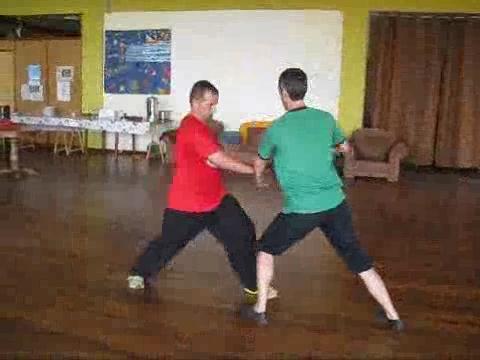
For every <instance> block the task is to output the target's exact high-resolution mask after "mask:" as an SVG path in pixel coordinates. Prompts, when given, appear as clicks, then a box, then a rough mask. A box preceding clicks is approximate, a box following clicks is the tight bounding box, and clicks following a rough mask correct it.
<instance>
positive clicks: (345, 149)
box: [337, 141, 352, 153]
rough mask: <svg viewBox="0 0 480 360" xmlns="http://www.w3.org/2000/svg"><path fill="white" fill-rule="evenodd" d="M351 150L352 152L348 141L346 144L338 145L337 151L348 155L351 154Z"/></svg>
mask: <svg viewBox="0 0 480 360" xmlns="http://www.w3.org/2000/svg"><path fill="white" fill-rule="evenodd" d="M351 150H352V147H351V146H350V144H349V143H348V142H347V141H345V142H344V143H342V144H338V145H337V151H338V152H339V153H348V152H350V151H351Z"/></svg>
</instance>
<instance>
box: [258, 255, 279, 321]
mask: <svg viewBox="0 0 480 360" xmlns="http://www.w3.org/2000/svg"><path fill="white" fill-rule="evenodd" d="M273 263H274V261H273V255H270V254H268V253H265V252H263V251H260V252H259V253H258V255H257V287H258V298H257V303H256V304H255V306H254V310H255V312H257V313H263V312H265V310H266V308H267V301H268V293H269V288H270V283H271V282H272V279H273V267H274V264H273Z"/></svg>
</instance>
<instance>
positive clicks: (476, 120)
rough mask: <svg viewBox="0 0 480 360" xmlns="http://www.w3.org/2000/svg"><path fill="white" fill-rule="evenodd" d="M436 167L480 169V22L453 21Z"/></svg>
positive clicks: (438, 131) (444, 83)
mask: <svg viewBox="0 0 480 360" xmlns="http://www.w3.org/2000/svg"><path fill="white" fill-rule="evenodd" d="M437 126H438V130H437V138H436V146H435V165H437V166H440V167H455V168H474V167H477V168H478V167H480V18H478V17H465V18H455V19H452V20H451V21H450V22H449V24H448V46H447V51H446V59H445V68H444V71H443V81H442V87H441V100H440V108H439V116H438V125H437Z"/></svg>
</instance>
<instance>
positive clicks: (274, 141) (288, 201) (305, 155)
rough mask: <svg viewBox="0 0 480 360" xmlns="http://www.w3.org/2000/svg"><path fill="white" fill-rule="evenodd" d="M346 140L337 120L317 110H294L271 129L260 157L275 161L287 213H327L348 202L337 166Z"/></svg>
mask: <svg viewBox="0 0 480 360" xmlns="http://www.w3.org/2000/svg"><path fill="white" fill-rule="evenodd" d="M344 140H345V136H344V134H343V132H342V131H341V130H340V128H339V127H338V125H337V122H336V120H335V119H334V117H333V116H332V115H331V114H329V113H328V112H325V111H321V110H317V109H313V108H299V109H295V110H291V111H289V112H287V113H285V114H284V115H283V116H282V117H280V118H279V119H277V120H275V121H274V122H273V124H272V125H271V126H270V127H269V128H268V129H267V131H266V132H265V135H264V136H263V139H262V142H261V144H260V147H259V149H258V155H259V156H260V157H261V158H262V159H265V160H266V159H272V160H273V165H274V169H275V174H276V176H277V180H278V182H279V184H280V187H281V189H282V192H283V198H284V202H283V212H284V213H314V212H319V211H325V210H328V209H332V208H335V207H336V206H338V205H339V204H340V203H341V202H342V201H343V200H344V199H345V194H344V192H343V189H342V186H343V184H342V181H341V179H340V178H339V176H338V174H337V171H336V169H335V166H334V163H333V158H334V148H335V145H337V144H339V143H342V142H343V141H344Z"/></svg>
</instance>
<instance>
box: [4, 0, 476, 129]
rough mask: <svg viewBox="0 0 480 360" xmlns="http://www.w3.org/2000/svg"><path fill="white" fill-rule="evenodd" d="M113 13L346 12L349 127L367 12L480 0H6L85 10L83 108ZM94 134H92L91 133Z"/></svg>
mask: <svg viewBox="0 0 480 360" xmlns="http://www.w3.org/2000/svg"><path fill="white" fill-rule="evenodd" d="M108 3H110V4H111V9H108V8H107V10H111V11H115V12H118V11H167V10H168V11H181V10H218V9H250V10H252V9H325V10H330V9H333V10H335V9H336V10H340V11H342V12H343V16H344V28H343V54H342V71H341V88H340V89H341V92H340V93H341V96H340V104H339V121H340V123H341V124H342V125H343V127H344V128H345V130H347V131H351V130H353V129H355V128H357V127H360V126H361V118H362V113H363V98H364V87H365V63H366V45H367V28H368V12H369V11H377V10H399V11H433V12H477V13H480V1H478V0H423V1H421V2H419V1H416V0H364V1H358V0H335V1H334V0H269V1H260V0H209V1H205V0H178V1H159V0H136V1H131V0H109V1H105V2H103V1H101V0H98V1H85V0H70V1H68V2H66V1H53V0H22V1H18V0H2V2H1V3H0V13H1V14H2V15H30V14H46V13H52V14H59V13H82V14H83V30H84V33H83V35H84V36H83V40H84V45H83V60H84V66H83V69H84V73H83V75H82V76H83V94H84V100H83V101H84V103H83V109H84V111H89V110H92V109H95V108H99V107H100V106H101V104H102V103H103V97H102V57H103V45H102V42H103V19H104V12H105V4H108ZM90 138H93V137H90Z"/></svg>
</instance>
